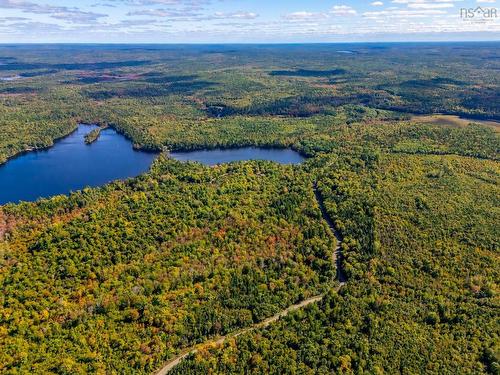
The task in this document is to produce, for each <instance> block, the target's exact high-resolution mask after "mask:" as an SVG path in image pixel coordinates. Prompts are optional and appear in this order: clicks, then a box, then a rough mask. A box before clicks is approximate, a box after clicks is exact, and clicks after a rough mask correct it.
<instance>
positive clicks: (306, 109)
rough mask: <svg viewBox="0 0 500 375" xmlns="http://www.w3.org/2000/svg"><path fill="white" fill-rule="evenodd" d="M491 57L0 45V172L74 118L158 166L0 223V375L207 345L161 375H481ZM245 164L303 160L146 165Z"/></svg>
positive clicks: (486, 354) (494, 151)
mask: <svg viewBox="0 0 500 375" xmlns="http://www.w3.org/2000/svg"><path fill="white" fill-rule="evenodd" d="M345 50H349V51H350V52H352V53H350V54H346V53H342V51H345ZM499 51H500V49H499V48H498V44H497V43H477V44H440V43H434V44H381V45H374V44H366V45H363V44H353V45H341V46H339V45H292V46H215V45H214V46H140V45H137V46H71V45H66V46H57V45H47V46H0V163H4V162H8V161H7V160H8V158H10V157H13V156H15V155H17V154H19V153H20V152H23V151H29V150H32V149H36V148H44V147H49V146H51V145H52V144H53V143H54V142H55V141H56V140H57V139H58V138H61V137H64V136H65V135H67V134H69V133H70V132H71V131H73V130H74V129H75V128H76V126H77V124H78V123H79V122H83V123H96V124H99V125H102V126H112V127H114V128H115V129H117V130H118V131H120V132H121V133H123V134H124V135H125V136H127V137H128V138H130V139H131V140H132V141H133V142H134V145H135V147H137V148H142V149H151V150H158V151H160V150H161V151H164V152H162V154H161V155H160V156H159V157H158V159H157V160H156V161H155V162H154V163H153V165H152V167H151V170H150V171H149V172H148V173H146V174H144V175H142V176H139V177H137V178H134V179H130V180H127V181H117V182H114V183H111V184H109V185H106V186H103V187H100V188H93V189H89V188H88V189H84V190H82V191H79V192H75V193H73V194H71V195H69V196H56V197H53V198H49V199H42V200H40V201H38V202H35V203H21V204H8V205H5V206H1V207H0V254H1V259H0V286H1V289H2V294H1V295H0V371H1V372H2V373H7V374H17V373H27V372H31V373H59V374H70V373H71V374H85V373H116V374H121V373H140V374H147V373H153V372H154V371H156V370H158V369H160V368H161V367H162V365H163V364H164V363H166V362H168V361H169V360H170V359H172V358H175V356H176V355H177V354H178V353H182V352H183V351H184V350H186V348H191V347H193V346H194V345H197V344H203V343H208V344H206V345H205V346H203V345H202V346H201V349H200V350H199V351H198V352H197V353H196V354H194V355H191V356H189V357H188V358H187V359H186V360H185V361H183V362H181V363H180V364H179V365H178V367H176V368H175V369H174V373H178V374H206V373H238V374H239V373H257V374H260V373H261V374H267V373H271V374H278V373H280V374H281V373H286V374H295V373H301V374H313V373H320V374H321V373H324V374H327V373H370V374H371V373H374V374H378V373H380V374H382V373H408V374H410V373H412V374H413V373H435V374H443V373H492V374H499V373H500V340H499V334H500V328H499V327H500V314H499V313H498V311H500V299H499V287H498V281H499V277H500V275H499V272H500V271H499V270H500V257H499V243H498V240H499V238H500V233H499V228H500V225H499V224H500V204H499V203H500V202H499V197H500V194H499V193H500V188H499V183H500V169H499V168H500V167H499V160H498V159H499V149H500V139H499V135H498V129H499V128H498V123H496V122H495V121H498V120H500V108H499V103H500V100H499V96H500V90H499V84H500V76H499V75H498V69H499V68H500V59H499V57H500V52H499ZM2 78H8V80H5V79H3V80H2ZM438 113H440V114H444V115H456V116H462V117H464V118H467V119H468V120H464V119H459V118H458V117H452V116H437V117H433V116H432V115H433V114H438ZM421 115H425V116H421ZM98 137H99V133H98V132H95V133H92V134H89V135H88V142H89V143H90V142H94V141H95V142H99V139H98ZM250 145H258V146H265V147H292V148H293V149H295V150H297V151H299V152H300V153H302V154H303V155H305V156H307V157H308V159H307V160H306V162H304V163H303V164H301V165H294V166H284V165H279V164H276V163H272V162H259V161H249V162H238V163H231V164H224V165H220V166H216V167H205V166H202V165H200V164H196V163H180V162H177V161H173V160H172V159H170V158H169V157H168V151H169V150H192V149H202V148H208V149H210V148H215V147H224V148H229V147H237V146H250ZM0 167H1V166H0ZM314 187H317V190H318V191H317V193H319V194H320V196H321V197H323V199H324V202H323V203H324V208H325V210H326V212H327V214H328V217H329V218H330V219H331V222H332V223H333V225H334V227H335V231H336V232H337V233H338V234H339V236H340V237H341V238H342V242H341V250H342V262H341V267H342V270H343V272H345V274H346V275H347V277H348V282H347V284H346V285H344V286H343V287H342V288H340V289H339V288H338V283H336V282H335V281H332V279H333V278H334V275H335V272H336V270H335V262H334V259H333V251H334V249H335V248H336V245H337V241H336V239H335V237H334V236H333V235H332V233H331V231H330V230H329V225H328V223H327V222H326V221H325V218H324V216H323V215H322V212H321V210H320V206H319V205H318V202H317V196H315V191H314ZM319 295H321V296H324V297H323V299H322V300H321V301H319V302H317V303H314V304H311V305H309V306H308V307H306V308H304V309H301V310H298V311H296V312H293V313H291V314H290V315H288V316H287V317H285V318H283V319H281V320H280V321H278V322H276V323H274V324H271V325H269V326H268V327H266V328H262V329H257V330H254V331H251V332H247V333H246V334H243V335H240V336H238V337H237V338H234V339H230V340H227V341H226V342H224V343H223V344H220V345H214V344H210V343H211V342H212V341H213V340H216V339H217V337H220V336H221V335H225V334H228V333H231V332H234V331H236V330H238V329H242V328H245V327H249V326H251V325H252V324H254V323H257V322H260V321H262V320H264V319H266V318H268V317H270V316H273V315H274V314H276V313H278V312H280V311H282V310H283V309H286V308H287V307H288V306H290V305H293V304H295V303H299V302H300V301H303V300H304V299H307V298H309V297H313V296H319Z"/></svg>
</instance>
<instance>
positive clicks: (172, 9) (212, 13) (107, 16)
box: [0, 0, 500, 43]
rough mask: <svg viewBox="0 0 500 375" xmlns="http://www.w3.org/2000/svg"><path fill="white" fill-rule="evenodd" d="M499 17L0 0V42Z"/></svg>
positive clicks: (197, 0) (222, 34)
mask: <svg viewBox="0 0 500 375" xmlns="http://www.w3.org/2000/svg"><path fill="white" fill-rule="evenodd" d="M498 1H500V0H498ZM478 6H481V7H482V8H483V9H485V10H487V12H489V13H488V14H484V13H475V14H474V17H465V10H462V9H467V8H472V9H476V8H477V7H478ZM498 16H500V5H499V4H498V3H497V0H367V1H361V0H351V1H348V0H339V1H329V0H308V1H299V0H78V1H74V0H72V1H70V0H0V43H17V42H91V43H256V42H257V43H259V42H270V43H279V42H362V41H425V40H432V41H434V40H436V41H437V40H439V41H446V40H500V18H499V17H498Z"/></svg>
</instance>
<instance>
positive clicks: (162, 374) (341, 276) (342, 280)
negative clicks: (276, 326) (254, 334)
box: [156, 182, 347, 375]
mask: <svg viewBox="0 0 500 375" xmlns="http://www.w3.org/2000/svg"><path fill="white" fill-rule="evenodd" d="M313 190H314V196H315V198H316V201H317V203H318V206H319V209H320V211H321V215H322V217H323V220H325V222H326V223H327V224H328V227H329V228H330V231H331V232H332V234H333V236H334V237H335V239H336V245H335V249H334V251H333V255H332V261H333V263H334V264H335V266H336V269H337V276H336V279H337V280H338V281H339V285H338V286H337V288H336V289H337V291H338V290H339V289H340V288H342V287H343V286H344V285H345V284H346V282H347V277H346V275H345V273H344V271H343V270H342V252H341V245H342V239H341V237H340V235H339V233H338V232H337V231H336V230H335V225H334V223H333V220H332V219H331V217H330V216H329V215H328V212H327V210H326V207H325V203H324V200H323V197H322V196H321V193H320V192H319V190H318V186H317V183H316V182H315V183H314V185H313ZM323 297H324V295H319V296H314V297H311V298H308V299H305V300H303V301H302V302H300V303H297V304H295V305H292V306H289V307H287V308H286V309H285V310H282V311H281V312H279V313H277V314H276V315H274V316H272V317H270V318H267V319H265V320H263V321H262V322H259V323H255V324H253V325H252V326H250V327H247V328H244V329H240V330H239V331H235V332H233V333H230V334H228V335H226V336H222V337H220V338H218V339H211V340H208V341H205V342H204V343H202V344H199V345H196V346H194V347H191V348H189V349H186V350H184V351H183V352H181V354H179V355H177V356H176V357H175V358H173V359H172V360H170V361H169V362H168V363H167V364H165V365H164V366H163V367H162V369H161V370H159V371H158V372H156V375H166V374H168V373H169V372H170V371H172V370H173V369H174V368H175V367H176V366H177V365H178V364H179V363H181V362H182V361H183V360H184V359H185V358H187V357H188V356H190V355H191V354H196V353H197V352H198V351H199V350H200V349H201V348H203V347H207V346H211V345H222V344H224V342H226V340H229V339H234V338H236V337H238V336H241V335H243V334H245V333H248V332H251V331H254V330H256V329H260V328H266V327H267V326H269V325H270V324H272V323H275V322H277V321H278V320H279V319H280V318H283V317H285V316H287V315H288V314H290V313H291V312H294V311H297V310H300V309H302V308H304V307H306V306H309V305H311V304H313V303H316V302H319V301H321V300H322V299H323Z"/></svg>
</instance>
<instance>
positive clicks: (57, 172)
mask: <svg viewBox="0 0 500 375" xmlns="http://www.w3.org/2000/svg"><path fill="white" fill-rule="evenodd" d="M96 128H97V126H94V125H79V126H78V129H77V130H76V131H75V132H74V133H72V134H70V135H69V136H67V137H65V138H63V139H61V140H59V141H57V142H56V143H55V145H54V146H53V147H51V148H49V149H46V150H39V151H32V152H28V153H25V154H22V155H19V156H17V157H15V158H13V159H11V160H9V161H7V163H5V164H3V165H0V205H2V204H5V203H16V202H19V201H35V200H37V199H38V198H46V197H51V196H54V195H59V194H69V193H70V192H72V191H76V190H81V189H83V188H85V187H95V186H101V185H105V184H107V183H109V182H111V181H114V180H120V179H126V178H129V177H135V176H138V175H140V174H142V173H144V172H146V171H147V170H148V169H149V167H150V165H151V163H152V162H153V160H154V159H155V157H156V156H157V155H158V154H157V153H150V152H143V151H137V150H134V149H133V148H132V142H130V141H129V140H128V139H126V138H125V137H124V136H123V135H121V134H118V133H117V132H116V131H115V130H114V129H112V128H107V129H104V130H102V131H101V135H100V137H99V138H98V139H97V141H95V142H94V143H92V144H90V145H87V144H85V141H84V136H85V135H86V134H87V133H89V132H90V131H91V130H93V129H96ZM170 156H171V157H172V158H174V159H176V160H179V161H196V162H200V163H202V164H205V165H210V166H213V165H217V164H221V163H229V162H233V161H242V160H270V161H274V162H277V163H281V164H298V163H301V162H302V161H303V160H304V158H303V157H302V156H301V155H300V154H299V153H297V152H295V151H293V150H290V149H266V148H256V147H244V148H236V149H225V150H222V149H215V150H202V151H192V152H172V153H171V154H170Z"/></svg>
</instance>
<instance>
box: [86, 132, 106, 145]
mask: <svg viewBox="0 0 500 375" xmlns="http://www.w3.org/2000/svg"><path fill="white" fill-rule="evenodd" d="M101 130H102V128H97V129H94V130H91V131H90V132H88V133H87V134H85V137H84V139H85V143H86V144H88V145H90V144H92V143H94V142H95V141H97V140H98V139H99V136H100V135H101Z"/></svg>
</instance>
